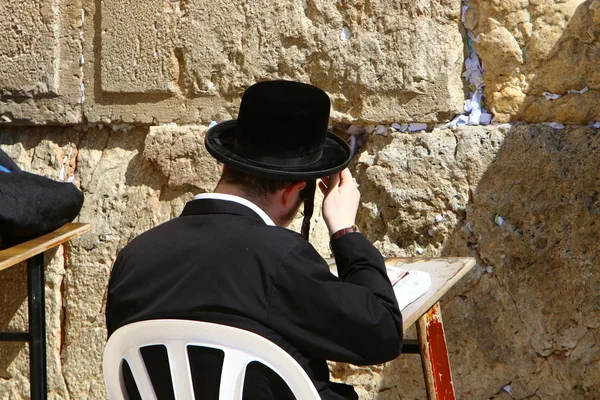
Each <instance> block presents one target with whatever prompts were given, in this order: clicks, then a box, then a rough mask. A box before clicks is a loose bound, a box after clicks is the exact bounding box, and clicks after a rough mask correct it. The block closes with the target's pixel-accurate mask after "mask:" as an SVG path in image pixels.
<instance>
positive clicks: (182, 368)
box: [103, 319, 320, 400]
mask: <svg viewBox="0 0 600 400" xmlns="http://www.w3.org/2000/svg"><path fill="white" fill-rule="evenodd" d="M153 345H163V346H165V348H166V350H167V354H168V358H169V368H170V370H171V378H172V383H173V390H174V393H175V398H176V399H177V400H188V399H189V400H193V399H194V387H193V380H192V375H191V370H190V364H189V361H188V353H187V347H188V346H202V347H209V348H213V349H219V350H222V351H223V352H224V359H223V367H222V368H223V369H222V372H221V382H220V386H219V400H241V399H242V392H243V388H244V377H245V373H246V366H247V365H248V364H249V363H250V362H253V361H258V362H261V363H263V364H264V365H266V366H267V367H269V368H271V369H272V370H273V371H274V372H276V373H277V374H278V375H279V376H280V377H281V378H282V379H283V380H284V381H285V382H286V383H287V385H288V386H289V388H290V389H291V391H292V393H293V394H294V396H295V397H296V398H297V399H302V400H304V399H307V400H308V399H315V400H317V399H320V397H319V394H318V393H317V391H316V389H315V387H314V385H313V384H312V382H311V380H310V378H309V377H308V375H307V374H306V372H305V371H304V369H302V367H301V366H300V365H299V364H298V363H297V362H296V360H294V359H293V358H292V357H291V356H290V355H289V354H288V353H287V352H285V351H284V350H283V349H281V348H280V347H279V346H277V345H276V344H274V343H273V342H271V341H269V340H267V339H265V338H263V337H262V336H259V335H257V334H254V333H252V332H248V331H245V330H242V329H238V328H233V327H230V326H225V325H218V324H212V323H208V322H200V321H188V320H176V319H157V320H150V321H142V322H136V323H133V324H129V325H125V326H123V327H121V328H119V329H117V330H116V331H115V332H114V333H113V334H112V335H111V337H110V338H109V340H108V342H107V344H106V348H105V350H104V361H103V369H104V382H105V384H106V388H107V391H108V395H109V397H110V399H111V400H116V399H119V400H121V399H128V398H129V397H128V395H127V391H126V389H125V381H124V378H123V368H122V363H123V360H126V361H127V363H128V364H129V367H130V369H131V372H132V374H133V377H134V379H135V383H136V385H137V387H138V390H139V392H140V395H141V396H142V399H144V400H150V399H152V400H156V394H155V393H154V389H153V387H152V383H151V382H150V377H149V375H148V370H147V369H146V365H145V364H144V361H143V359H142V355H141V352H140V348H142V347H145V346H153Z"/></svg>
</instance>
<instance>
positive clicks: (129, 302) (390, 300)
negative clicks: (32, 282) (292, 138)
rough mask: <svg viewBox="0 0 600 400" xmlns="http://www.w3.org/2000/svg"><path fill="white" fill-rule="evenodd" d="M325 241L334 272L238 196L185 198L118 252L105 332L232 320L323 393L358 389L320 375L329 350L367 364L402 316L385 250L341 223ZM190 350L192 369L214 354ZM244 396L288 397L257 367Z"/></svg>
mask: <svg viewBox="0 0 600 400" xmlns="http://www.w3.org/2000/svg"><path fill="white" fill-rule="evenodd" d="M331 245H332V249H333V251H334V254H335V259H336V263H337V268H338V271H339V278H337V277H335V276H334V275H332V274H331V273H330V271H329V268H328V265H327V263H326V262H325V261H324V260H323V258H322V257H321V256H320V255H319V254H318V253H317V252H316V250H315V249H314V248H313V246H312V245H311V244H310V243H308V242H307V241H306V240H304V239H303V238H302V237H301V236H300V235H298V234H297V233H295V232H293V231H290V230H288V229H285V228H281V227H276V226H269V225H267V224H266V223H265V222H264V220H263V219H262V218H261V217H260V216H259V215H258V214H257V213H256V212H254V211H253V210H252V209H250V208H248V207H246V206H244V205H242V204H239V203H236V202H232V201H226V200H216V199H201V200H193V201H191V202H189V203H187V205H186V206H185V209H184V211H183V213H182V215H181V216H180V217H178V218H175V219H173V220H171V221H168V222H166V223H164V224H162V225H160V226H158V227H156V228H154V229H151V230H149V231H147V232H145V233H143V234H141V235H140V236H138V237H137V238H135V239H134V240H133V241H132V242H131V243H130V244H129V245H127V246H126V247H125V248H124V249H123V250H122V251H121V252H120V253H119V255H118V258H117V260H116V262H115V265H114V268H113V271H112V275H111V278H110V283H109V291H108V301H107V306H106V320H107V327H108V333H109V335H110V334H112V333H113V332H114V331H115V330H116V329H118V328H119V327H121V326H123V325H126V324H129V323H132V322H136V321H142V320H149V319H158V318H180V319H190V320H200V321H208V322H214V323H219V324H224V325H230V326H235V327H238V328H242V329H246V330H249V331H252V332H255V333H257V334H259V335H261V336H263V337H265V338H267V339H269V340H271V341H272V342H274V343H276V344H277V345H279V346H280V347H281V348H283V349H284V350H285V351H287V352H288V353H289V354H290V355H292V357H294V358H295V359H296V360H297V361H298V363H299V364H300V365H301V366H302V367H303V368H304V369H305V370H306V372H307V373H308V376H309V377H310V378H311V379H312V381H313V383H314V385H315V387H316V389H317V391H318V392H319V394H320V395H321V397H322V398H323V399H345V398H357V397H356V393H355V392H354V390H353V389H352V387H351V386H349V385H343V384H334V383H332V382H330V381H329V370H328V367H327V363H326V360H332V361H341V362H348V363H352V364H357V365H370V364H378V363H382V362H385V361H388V360H391V359H394V358H395V357H396V356H397V355H398V354H399V353H400V350H401V346H402V317H401V314H400V311H399V309H398V305H397V302H396V298H395V296H394V292H393V290H392V286H391V284H390V282H389V279H388V277H387V274H386V269H385V265H384V261H383V258H382V256H381V254H380V253H379V252H378V251H377V250H376V249H375V248H374V247H373V246H372V245H371V244H370V243H369V242H368V241H367V240H366V238H365V237H364V236H363V235H362V234H360V233H349V234H346V235H343V236H341V237H339V238H337V239H335V240H333V241H332V243H331ZM191 358H192V361H191V362H192V371H194V370H196V371H198V370H200V369H202V368H203V365H204V366H206V365H207V364H206V363H210V359H211V356H210V355H209V356H208V357H204V360H201V359H202V358H203V357H200V356H199V357H196V358H197V359H196V360H194V356H193V354H192V357H191ZM212 358H213V359H214V358H215V357H212ZM217 358H218V357H217ZM207 360H208V361H207ZM200 375H202V374H198V375H196V374H195V376H196V377H200ZM195 379H196V380H198V378H195ZM200 379H202V378H200ZM164 381H165V379H163V383H164ZM208 381H210V379H209V378H206V379H203V381H202V383H203V384H204V385H205V387H203V388H202V389H201V393H204V394H206V393H213V394H215V393H216V392H217V390H218V386H216V387H215V385H217V383H215V382H212V383H211V382H208ZM196 383H197V381H196ZM211 385H212V387H211ZM167 397H168V396H167ZM162 398H165V397H162V396H161V395H160V394H159V399H162ZM203 398H204V397H203ZM215 398H216V397H215ZM244 398H245V399H281V398H293V396H291V394H290V392H289V389H287V386H286V385H285V384H283V383H282V381H281V380H280V379H279V378H278V377H277V376H276V375H275V374H274V373H273V372H271V371H270V370H268V371H266V370H265V368H264V367H261V366H254V367H251V368H249V370H248V375H247V381H246V389H245V395H244ZM300 400H302V399H300Z"/></svg>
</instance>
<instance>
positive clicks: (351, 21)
mask: <svg viewBox="0 0 600 400" xmlns="http://www.w3.org/2000/svg"><path fill="white" fill-rule="evenodd" d="M304 4H305V5H304V6H303V2H301V1H291V0H278V1H275V2H273V1H258V2H257V1H254V2H248V1H233V2H232V1H224V0H218V1H213V2H208V1H206V0H194V1H189V0H187V1H171V2H165V1H152V2H151V3H144V4H143V5H142V4H141V3H140V4H137V3H135V4H134V3H124V2H122V1H116V0H111V1H103V2H86V4H84V8H85V10H86V14H88V15H93V16H94V21H93V23H92V22H89V23H86V25H85V27H84V32H85V38H86V40H85V42H84V55H85V60H86V64H85V67H84V70H85V85H86V101H85V104H84V113H85V115H86V117H87V118H88V120H90V121H93V122H109V121H125V122H141V123H152V122H177V123H190V122H191V123H208V122H210V121H211V120H217V121H221V120H224V119H227V118H231V117H233V116H235V115H236V113H237V106H238V100H239V97H240V95H241V93H242V92H243V90H244V89H245V88H246V87H248V86H249V85H251V84H252V83H254V82H256V81H260V80H265V79H294V80H300V81H303V82H309V83H312V84H315V85H317V86H320V87H322V88H323V89H324V90H326V91H327V92H328V93H329V94H330V95H331V97H332V100H333V106H334V110H335V112H334V116H335V118H336V119H339V120H347V121H371V122H378V123H379V122H383V121H388V122H394V121H421V122H436V121H441V120H447V119H449V118H451V117H452V116H453V115H454V114H456V113H457V112H460V111H461V110H462V102H463V99H464V93H463V83H462V80H461V76H460V75H461V68H462V59H463V41H462V37H461V33H460V30H459V28H458V21H459V15H460V3H459V2H446V1H441V0H435V1H426V2H423V1H418V2H417V1H407V2H401V3H398V4H396V3H393V4H392V3H389V2H386V1H383V0H377V1H374V2H369V3H363V2H350V3H336V4H333V3H330V2H320V1H318V2H313V1H309V2H305V3H304Z"/></svg>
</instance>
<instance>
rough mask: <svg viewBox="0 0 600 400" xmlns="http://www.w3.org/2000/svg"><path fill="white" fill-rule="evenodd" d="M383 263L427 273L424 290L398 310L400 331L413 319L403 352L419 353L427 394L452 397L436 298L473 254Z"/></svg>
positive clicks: (441, 399) (437, 399)
mask: <svg viewBox="0 0 600 400" xmlns="http://www.w3.org/2000/svg"><path fill="white" fill-rule="evenodd" d="M385 263H386V265H389V266H396V267H399V268H402V269H405V270H419V271H424V272H427V273H429V275H430V276H431V286H430V287H429V290H427V293H425V294H424V295H423V296H421V297H419V298H418V299H417V300H415V301H414V302H413V303H411V304H409V305H408V306H406V308H404V310H402V321H403V327H404V331H406V330H407V329H408V328H410V327H411V326H412V325H413V324H414V323H415V322H417V335H418V339H416V340H414V339H413V340H409V339H408V340H405V341H404V346H403V348H402V352H403V353H409V354H421V362H422V364H423V373H424V375H425V386H426V388H427V397H428V398H429V399H430V400H454V399H455V398H456V397H455V394H454V384H453V383H452V372H451V370H450V360H449V358H448V348H447V347H446V336H445V335H444V324H443V322H442V311H441V309H440V304H439V301H440V299H441V298H442V296H444V295H445V294H446V292H448V290H450V288H452V286H454V285H455V284H456V282H458V281H459V280H460V279H461V278H462V277H463V276H465V275H466V274H467V272H469V271H470V270H471V269H472V268H473V267H474V266H475V259H474V258H429V259H427V258H422V259H414V258H387V259H386V260H385Z"/></svg>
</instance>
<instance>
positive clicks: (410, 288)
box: [328, 259, 431, 310]
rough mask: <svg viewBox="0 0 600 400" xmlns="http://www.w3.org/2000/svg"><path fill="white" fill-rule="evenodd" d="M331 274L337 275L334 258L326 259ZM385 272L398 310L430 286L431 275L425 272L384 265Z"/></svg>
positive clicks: (421, 294) (422, 293)
mask: <svg viewBox="0 0 600 400" xmlns="http://www.w3.org/2000/svg"><path fill="white" fill-rule="evenodd" d="M328 263H329V269H330V271H331V273H332V274H334V275H335V276H338V272H337V268H336V266H335V260H333V259H330V260H328ZM386 269H387V274H388V277H389V278H390V282H392V286H393V287H394V294H395V295H396V299H397V300H398V306H399V307H400V310H403V309H405V308H406V306H408V305H409V304H410V303H412V302H413V301H415V300H416V299H418V298H419V297H421V296H423V295H424V294H425V293H427V290H428V289H429V287H430V286H431V276H429V274H428V273H427V272H423V271H418V270H410V271H407V270H405V269H402V268H398V267H393V266H390V265H386Z"/></svg>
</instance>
